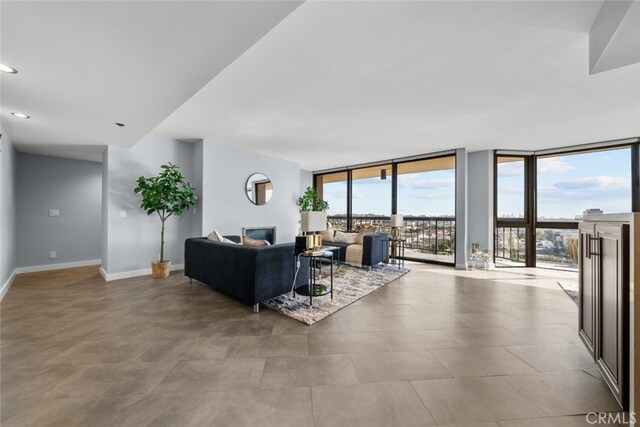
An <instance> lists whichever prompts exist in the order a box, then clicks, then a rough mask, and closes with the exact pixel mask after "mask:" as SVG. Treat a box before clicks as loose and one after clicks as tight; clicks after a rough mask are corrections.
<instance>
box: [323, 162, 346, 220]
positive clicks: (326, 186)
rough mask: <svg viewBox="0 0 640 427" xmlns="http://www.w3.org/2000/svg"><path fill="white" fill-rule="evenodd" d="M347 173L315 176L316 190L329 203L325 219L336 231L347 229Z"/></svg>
mask: <svg viewBox="0 0 640 427" xmlns="http://www.w3.org/2000/svg"><path fill="white" fill-rule="evenodd" d="M347 179H348V173H347V171H343V172H334V173H328V174H324V175H317V176H316V189H317V191H318V194H319V195H320V197H321V198H322V199H323V200H325V201H326V202H328V203H329V209H328V210H327V217H328V218H329V222H331V225H333V228H335V229H336V230H346V229H347V199H348V193H349V190H348V185H347Z"/></svg>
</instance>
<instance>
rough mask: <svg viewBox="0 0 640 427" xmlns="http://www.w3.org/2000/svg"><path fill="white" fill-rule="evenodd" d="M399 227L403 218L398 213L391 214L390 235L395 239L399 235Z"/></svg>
mask: <svg viewBox="0 0 640 427" xmlns="http://www.w3.org/2000/svg"><path fill="white" fill-rule="evenodd" d="M400 227H404V218H403V217H402V215H400V214H392V215H391V237H392V238H394V239H397V238H398V237H400V230H399V229H400Z"/></svg>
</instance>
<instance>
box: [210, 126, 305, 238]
mask: <svg viewBox="0 0 640 427" xmlns="http://www.w3.org/2000/svg"><path fill="white" fill-rule="evenodd" d="M253 173H262V174H264V175H266V176H267V177H269V178H270V179H271V182H272V183H273V196H272V197H271V200H270V201H269V203H267V204H266V205H262V206H256V205H254V204H253V203H251V201H250V200H249V199H248V198H247V195H246V194H245V190H244V188H245V184H246V181H247V178H249V176H250V175H251V174H253ZM300 178H301V173H300V166H299V165H298V164H297V163H293V162H290V161H287V160H283V159H279V158H276V157H272V156H268V155H266V154H261V153H257V152H254V151H248V150H245V149H241V148H237V147H233V146H231V145H226V144H222V143H218V142H214V141H211V140H206V139H205V140H204V145H203V176H202V181H203V193H202V195H203V198H202V202H203V203H202V234H204V235H206V234H208V233H209V232H211V231H212V230H214V229H216V230H218V231H220V232H221V233H222V234H241V233H242V227H261V226H276V227H277V232H276V242H277V243H284V242H293V240H294V237H295V236H296V234H297V232H298V221H299V219H300V218H299V214H298V208H297V206H296V200H297V199H298V197H299V196H300V187H301V182H300Z"/></svg>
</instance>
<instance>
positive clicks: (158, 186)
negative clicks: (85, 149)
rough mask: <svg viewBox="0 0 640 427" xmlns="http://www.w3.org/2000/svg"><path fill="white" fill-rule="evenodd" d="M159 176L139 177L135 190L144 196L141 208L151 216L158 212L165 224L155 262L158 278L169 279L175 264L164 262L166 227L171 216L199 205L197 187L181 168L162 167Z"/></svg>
mask: <svg viewBox="0 0 640 427" xmlns="http://www.w3.org/2000/svg"><path fill="white" fill-rule="evenodd" d="M160 168H161V170H160V173H159V174H158V175H156V176H151V177H144V176H141V177H140V178H138V181H137V183H138V186H137V187H136V188H135V190H133V191H134V192H135V193H136V194H140V196H142V204H141V205H140V207H141V208H142V209H144V211H145V212H146V213H147V215H151V214H153V213H156V214H157V215H158V217H159V218H160V222H161V223H162V229H161V231H160V259H159V260H158V261H155V262H152V263H151V272H152V275H153V278H154V279H158V278H163V277H168V276H169V272H170V269H171V261H168V260H165V259H164V225H165V222H166V221H167V219H169V218H170V217H171V216H173V215H175V216H180V215H182V213H183V212H184V211H185V210H188V209H189V208H190V207H191V206H193V205H195V204H196V202H197V200H198V199H197V197H196V193H195V188H193V187H192V186H191V183H190V182H186V181H185V179H184V176H183V175H182V173H180V171H179V170H178V169H180V168H179V167H178V166H176V165H174V164H172V163H169V164H166V165H162V166H161V167H160Z"/></svg>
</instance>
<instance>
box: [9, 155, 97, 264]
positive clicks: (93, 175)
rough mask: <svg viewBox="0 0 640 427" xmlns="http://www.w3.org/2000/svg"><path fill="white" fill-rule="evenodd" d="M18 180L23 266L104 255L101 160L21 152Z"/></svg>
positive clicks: (19, 250)
mask: <svg viewBox="0 0 640 427" xmlns="http://www.w3.org/2000/svg"><path fill="white" fill-rule="evenodd" d="M16 182H17V189H18V197H17V205H16V206H17V211H18V220H17V233H18V236H19V239H18V244H17V266H18V267H34V266H43V265H49V264H63V263H71V262H80V261H90V260H98V259H100V257H101V240H102V234H101V228H102V221H101V215H102V212H101V204H102V196H101V193H102V165H101V164H100V163H96V162H89V161H84V160H71V159H63V158H58V157H49V156H41V155H35V154H26V153H18V156H17V181H16ZM50 209H53V210H57V211H58V212H59V216H50V215H49V210H50ZM50 251H55V252H56V258H55V259H50V257H49V252H50Z"/></svg>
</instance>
